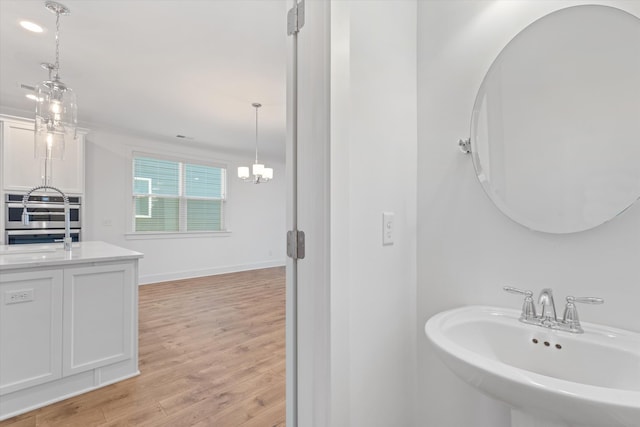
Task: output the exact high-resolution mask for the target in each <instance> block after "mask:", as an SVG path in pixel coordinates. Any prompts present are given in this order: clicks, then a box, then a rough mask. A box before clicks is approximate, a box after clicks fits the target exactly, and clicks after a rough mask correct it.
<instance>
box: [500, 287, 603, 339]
mask: <svg viewBox="0 0 640 427" xmlns="http://www.w3.org/2000/svg"><path fill="white" fill-rule="evenodd" d="M503 289H504V290H505V291H507V292H510V293H512V294H521V295H524V296H525V299H524V304H523V306H522V314H521V315H520V321H521V322H523V323H528V324H530V325H536V326H542V327H545V328H550V329H558V330H561V331H566V332H573V333H576V334H581V333H583V332H584V330H583V329H582V326H581V325H580V320H579V319H578V310H577V309H576V306H575V303H576V302H580V303H584V304H603V303H604V300H603V299H602V298H594V297H573V296H568V297H567V305H566V307H565V309H564V315H563V316H562V320H558V317H557V315H556V306H555V303H554V302H553V291H552V290H551V289H549V288H545V289H543V290H542V291H541V292H540V297H539V298H538V303H539V304H540V314H539V315H536V307H535V304H534V303H533V292H532V291H523V290H520V289H517V288H514V287H511V286H505V287H504V288H503Z"/></svg>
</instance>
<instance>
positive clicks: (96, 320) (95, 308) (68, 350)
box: [62, 263, 136, 376]
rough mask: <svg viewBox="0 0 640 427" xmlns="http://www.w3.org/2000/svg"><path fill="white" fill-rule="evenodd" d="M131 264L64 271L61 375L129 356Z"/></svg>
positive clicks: (132, 292) (133, 289) (132, 293)
mask: <svg viewBox="0 0 640 427" xmlns="http://www.w3.org/2000/svg"><path fill="white" fill-rule="evenodd" d="M135 292H136V282H135V278H134V269H133V264H132V263H127V264H108V265H98V266H90V267H76V268H67V269H65V270H64V316H63V317H64V328H63V330H64V344H63V349H64V350H63V366H62V369H63V375H65V376H66V375H71V374H75V373H78V372H83V371H86V370H89V369H94V368H99V367H101V366H106V365H110V364H112V363H116V362H120V361H122V360H126V359H129V358H131V357H132V356H133V353H132V350H133V345H132V331H133V328H132V324H133V313H134V310H135V307H134V306H133V304H134V301H136V298H135Z"/></svg>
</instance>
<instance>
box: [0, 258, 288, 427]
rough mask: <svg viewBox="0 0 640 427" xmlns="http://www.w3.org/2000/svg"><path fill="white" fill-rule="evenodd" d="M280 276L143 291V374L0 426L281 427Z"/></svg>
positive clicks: (233, 277) (259, 274) (254, 274)
mask: <svg viewBox="0 0 640 427" xmlns="http://www.w3.org/2000/svg"><path fill="white" fill-rule="evenodd" d="M284 277H285V272H284V268H270V269H264V270H254V271H248V272H242V273H232V274H224V275H218V276H209V277H203V278H197V279H188V280H179V281H172V282H164V283H158V284H154V285H147V286H141V287H140V306H139V307H140V310H139V316H140V323H139V325H140V337H139V339H140V371H141V375H140V376H138V377H135V378H131V379H129V380H125V381H122V382H119V383H117V384H113V385H111V386H108V387H105V388H102V389H99V390H95V391H92V392H90V393H86V394H83V395H80V396H77V397H74V398H71V399H67V400H64V401H62V402H59V403H56V404H53V405H49V406H47V407H44V408H41V409H37V410H35V411H31V412H29V413H26V414H23V415H20V416H18V417H14V418H11V419H8V420H5V421H4V422H0V427H9V426H11V427H31V426H56V427H62V426H78V427H80V426H81V427H89V426H152V427H161V426H171V427H180V426H197V427H213V426H220V427H227V426H230V427H235V426H243V427H271V426H284V424H285V421H284V420H285V279H284Z"/></svg>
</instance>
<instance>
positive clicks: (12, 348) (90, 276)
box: [0, 260, 138, 420]
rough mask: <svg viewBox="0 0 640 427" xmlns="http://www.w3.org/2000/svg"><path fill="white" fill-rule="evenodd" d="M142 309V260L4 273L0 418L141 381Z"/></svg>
mask: <svg viewBox="0 0 640 427" xmlns="http://www.w3.org/2000/svg"><path fill="white" fill-rule="evenodd" d="M137 303H138V284H137V260H133V261H126V262H105V263H90V264H78V265H73V266H68V267H65V268H58V269H43V270H33V271H28V270H15V271H12V272H3V273H2V274H1V275H0V420H2V419H4V418H6V417H8V416H11V415H15V413H19V412H21V408H28V409H32V408H33V407H37V406H38V405H39V402H40V401H42V402H43V403H50V402H51V401H55V400H59V398H61V397H68V396H69V395H72V394H78V393H81V392H85V391H89V390H92V389H95V388H97V387H101V386H103V385H106V384H107V383H113V382H116V381H119V380H121V379H124V378H128V377H131V376H134V375H137V374H138V365H137V337H138V335H137ZM58 395H60V396H58Z"/></svg>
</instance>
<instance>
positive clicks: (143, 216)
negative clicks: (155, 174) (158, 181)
mask: <svg viewBox="0 0 640 427" xmlns="http://www.w3.org/2000/svg"><path fill="white" fill-rule="evenodd" d="M133 180H134V181H146V182H147V188H148V190H147V193H149V194H151V178H135V177H134V178H133ZM135 196H136V194H135V193H134V194H133V195H132V197H135ZM147 203H148V205H149V207H148V208H147V212H149V215H137V214H136V213H135V212H134V213H133V214H134V216H135V217H136V218H151V217H152V216H153V215H152V207H153V203H151V197H149V201H148V202H147Z"/></svg>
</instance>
